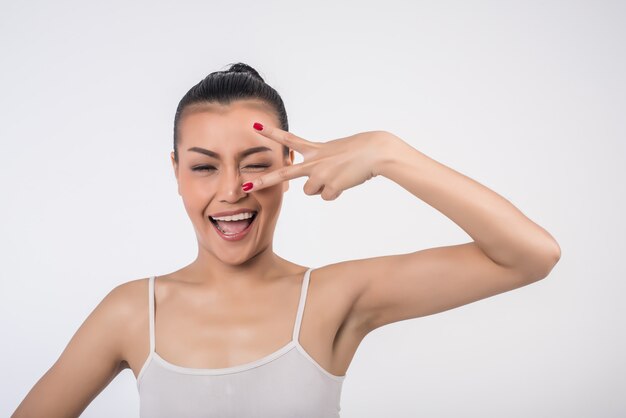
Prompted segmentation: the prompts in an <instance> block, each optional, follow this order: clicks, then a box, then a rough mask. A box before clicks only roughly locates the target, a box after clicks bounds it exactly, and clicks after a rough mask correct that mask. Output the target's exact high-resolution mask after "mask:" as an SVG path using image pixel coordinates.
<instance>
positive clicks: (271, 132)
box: [252, 122, 315, 154]
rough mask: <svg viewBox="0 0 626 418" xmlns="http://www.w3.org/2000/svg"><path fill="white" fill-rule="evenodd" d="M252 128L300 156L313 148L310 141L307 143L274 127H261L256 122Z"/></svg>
mask: <svg viewBox="0 0 626 418" xmlns="http://www.w3.org/2000/svg"><path fill="white" fill-rule="evenodd" d="M252 126H253V127H254V129H255V131H256V132H257V133H259V134H261V135H263V136H264V137H266V138H269V139H271V140H273V141H276V142H278V143H279V144H282V145H285V146H287V147H288V148H289V149H293V150H296V151H298V152H299V153H300V154H304V153H305V152H306V151H307V150H309V149H311V148H312V147H314V146H315V143H314V142H312V141H307V140H306V139H304V138H300V137H299V136H297V135H294V134H292V133H291V132H289V131H285V130H282V129H280V128H276V127H274V126H263V125H262V124H260V123H258V122H255V123H254V125H252ZM258 128H260V129H258Z"/></svg>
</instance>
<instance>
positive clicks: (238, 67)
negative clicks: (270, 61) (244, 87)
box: [226, 62, 265, 82]
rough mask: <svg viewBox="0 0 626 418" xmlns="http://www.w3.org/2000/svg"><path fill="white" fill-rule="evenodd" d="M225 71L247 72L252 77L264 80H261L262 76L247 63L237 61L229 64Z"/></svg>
mask: <svg viewBox="0 0 626 418" xmlns="http://www.w3.org/2000/svg"><path fill="white" fill-rule="evenodd" d="M226 72H227V73H248V74H250V75H251V76H252V77H255V78H258V79H259V80H261V81H263V82H265V80H263V77H261V76H260V75H259V73H258V72H257V70H255V69H254V68H252V67H251V66H249V65H248V64H244V63H243V62H237V63H235V64H231V66H230V68H229V69H228V71H226Z"/></svg>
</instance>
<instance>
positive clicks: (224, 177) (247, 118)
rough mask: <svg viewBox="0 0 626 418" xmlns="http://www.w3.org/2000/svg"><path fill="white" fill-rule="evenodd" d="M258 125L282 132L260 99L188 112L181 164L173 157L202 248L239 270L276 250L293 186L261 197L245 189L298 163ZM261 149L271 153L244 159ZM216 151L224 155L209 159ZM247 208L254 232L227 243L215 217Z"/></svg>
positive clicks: (267, 191) (182, 121)
mask: <svg viewBox="0 0 626 418" xmlns="http://www.w3.org/2000/svg"><path fill="white" fill-rule="evenodd" d="M254 122H260V123H262V124H263V125H265V126H275V127H280V124H279V123H278V119H277V117H276V116H275V115H274V113H273V112H272V110H271V109H270V108H269V107H268V106H267V105H265V104H264V103H262V102H259V101H255V100H238V101H234V102H232V103H231V104H230V105H228V106H223V105H220V104H207V105H202V106H201V107H197V108H193V109H190V108H187V109H186V110H185V112H184V113H183V115H182V117H181V119H180V120H179V125H178V128H179V143H178V157H179V161H178V164H176V162H175V161H174V153H173V152H172V153H171V159H172V164H173V166H174V172H175V174H176V180H177V182H178V194H180V195H181V196H182V198H183V203H184V205H185V210H186V211H187V214H188V215H189V218H190V219H191V222H192V223H193V226H194V229H195V231H196V236H197V238H198V241H199V244H200V245H201V246H202V247H203V248H204V250H206V251H209V252H210V253H212V254H213V255H214V256H216V257H217V258H219V259H220V260H222V261H223V262H225V263H228V264H233V265H236V264H241V263H242V262H244V261H246V260H248V259H249V258H251V257H253V256H254V255H256V254H257V253H259V252H260V251H262V250H264V249H266V248H267V247H268V245H271V243H272V239H273V235H274V229H275V226H276V221H277V220H278V214H279V212H280V208H281V204H282V198H283V193H284V192H285V191H287V190H288V188H289V183H288V182H287V181H285V182H282V183H279V184H276V185H274V186H271V187H267V188H264V189H261V190H259V191H258V192H255V191H254V190H252V191H250V192H244V191H243V190H242V188H241V185H242V184H243V183H245V182H247V181H251V180H253V179H254V178H256V177H259V176H261V175H264V174H266V173H269V172H271V171H274V170H276V169H277V168H279V167H281V166H283V165H287V164H292V163H293V157H294V155H293V151H291V152H290V155H289V157H283V149H282V147H283V146H282V145H281V144H279V143H278V142H275V141H272V140H271V139H268V138H266V137H264V136H262V135H259V134H258V133H256V132H255V131H254V129H253V128H252V125H253V123H254ZM256 147H267V148H268V149H269V150H262V151H258V152H254V153H251V154H249V155H245V156H244V155H242V152H244V151H245V150H248V149H250V148H256ZM203 150H206V151H205V152H202V151H203ZM209 151H210V152H209ZM211 152H212V153H216V154H218V156H216V155H207V154H211ZM244 208H245V209H249V210H250V211H257V214H256V216H255V219H254V222H253V223H252V225H251V226H250V228H249V230H248V233H247V234H246V235H245V237H243V238H242V239H240V240H237V241H231V240H227V239H225V238H223V237H222V236H221V235H220V234H219V233H218V231H217V230H216V227H215V225H214V224H213V223H212V221H211V220H210V219H209V215H214V214H216V213H219V212H225V211H232V210H238V209H244Z"/></svg>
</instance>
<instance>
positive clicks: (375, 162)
mask: <svg viewBox="0 0 626 418" xmlns="http://www.w3.org/2000/svg"><path fill="white" fill-rule="evenodd" d="M253 126H254V129H256V130H257V132H258V133H259V134H261V135H263V136H265V137H266V138H269V139H271V140H273V141H276V142H278V143H279V144H282V145H285V146H287V147H288V148H290V149H293V150H295V151H297V152H298V153H300V154H302V156H303V157H304V161H303V162H302V163H299V164H294V165H288V166H285V167H281V168H279V169H278V170H275V171H272V172H270V173H268V174H265V175H263V176H260V177H258V178H256V179H254V180H253V181H252V182H251V183H246V184H244V185H243V190H244V191H248V192H252V191H257V190H260V189H263V188H265V187H270V186H273V185H275V184H278V183H280V182H282V181H286V180H291V179H294V178H296V177H302V176H308V177H309V180H307V182H306V183H305V184H304V193H306V194H307V195H315V194H320V195H321V197H322V199H324V200H334V199H337V198H338V197H339V195H340V194H341V193H342V192H343V191H344V190H347V189H349V188H351V187H354V186H357V185H359V184H361V183H364V182H365V181H367V180H369V179H371V178H372V177H375V176H377V175H378V173H379V167H380V165H381V164H383V162H384V160H385V149H386V146H385V142H386V141H388V140H389V139H388V138H390V137H392V135H391V134H390V133H389V132H385V131H372V132H362V133H358V134H356V135H352V136H349V137H345V138H340V139H334V140H332V141H328V142H313V141H308V140H306V139H304V138H300V137H299V136H296V135H294V134H292V133H291V132H287V131H284V130H282V129H279V128H276V127H271V126H266V127H264V126H263V125H261V124H260V123H255V124H254V125H253ZM250 186H252V187H250Z"/></svg>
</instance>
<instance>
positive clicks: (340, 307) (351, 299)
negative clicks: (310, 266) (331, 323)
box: [311, 260, 367, 336]
mask: <svg viewBox="0 0 626 418" xmlns="http://www.w3.org/2000/svg"><path fill="white" fill-rule="evenodd" d="M359 268H361V265H359V263H357V262H355V260H346V261H339V262H336V263H332V264H327V265H324V266H321V267H318V268H315V269H314V270H313V272H312V273H311V281H312V282H314V283H313V284H312V285H311V290H312V291H313V292H319V295H318V297H315V296H314V297H313V298H312V299H314V300H320V301H323V303H324V306H325V308H326V309H331V313H332V315H333V316H334V317H335V319H336V320H338V324H337V325H338V328H340V329H341V328H348V329H350V330H351V331H352V332H353V333H356V334H357V336H358V334H363V335H364V334H366V333H367V332H366V327H365V324H366V321H365V318H360V317H359V316H357V315H355V314H354V310H353V308H354V304H355V302H356V301H357V300H358V298H359V296H360V295H361V293H362V292H363V291H364V290H365V281H363V280H359V274H358V272H359Z"/></svg>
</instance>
